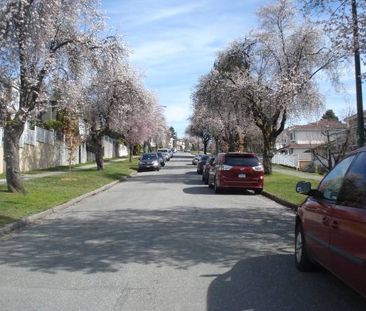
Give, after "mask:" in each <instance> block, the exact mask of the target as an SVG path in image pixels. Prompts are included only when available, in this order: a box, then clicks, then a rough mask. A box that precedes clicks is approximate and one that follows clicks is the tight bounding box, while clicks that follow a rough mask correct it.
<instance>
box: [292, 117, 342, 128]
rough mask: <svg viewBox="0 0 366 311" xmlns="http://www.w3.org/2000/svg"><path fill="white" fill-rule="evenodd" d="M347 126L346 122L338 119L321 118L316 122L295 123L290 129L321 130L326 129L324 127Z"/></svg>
mask: <svg viewBox="0 0 366 311" xmlns="http://www.w3.org/2000/svg"><path fill="white" fill-rule="evenodd" d="M346 127H347V125H346V124H344V123H341V122H338V121H333V120H324V119H322V120H319V121H316V122H312V123H308V124H305V125H295V126H293V127H291V128H290V129H289V130H294V129H295V130H320V129H324V128H329V129H345V128H346Z"/></svg>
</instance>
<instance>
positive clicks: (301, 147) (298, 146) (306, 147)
mask: <svg viewBox="0 0 366 311" xmlns="http://www.w3.org/2000/svg"><path fill="white" fill-rule="evenodd" d="M318 145H320V144H288V145H286V146H284V147H282V148H280V149H278V150H283V149H288V148H292V149H309V148H314V147H315V146H318Z"/></svg>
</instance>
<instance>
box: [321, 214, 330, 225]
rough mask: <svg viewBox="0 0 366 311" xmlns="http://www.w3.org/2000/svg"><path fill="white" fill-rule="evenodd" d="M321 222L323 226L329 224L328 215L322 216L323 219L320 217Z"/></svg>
mask: <svg viewBox="0 0 366 311" xmlns="http://www.w3.org/2000/svg"><path fill="white" fill-rule="evenodd" d="M322 223H323V225H324V226H329V218H328V217H326V216H325V217H323V219H322Z"/></svg>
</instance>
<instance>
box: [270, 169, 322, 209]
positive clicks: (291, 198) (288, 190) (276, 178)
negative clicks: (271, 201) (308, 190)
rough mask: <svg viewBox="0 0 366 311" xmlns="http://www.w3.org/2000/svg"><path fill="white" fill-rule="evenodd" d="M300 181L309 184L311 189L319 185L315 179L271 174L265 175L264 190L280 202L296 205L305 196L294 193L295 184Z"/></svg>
mask: <svg viewBox="0 0 366 311" xmlns="http://www.w3.org/2000/svg"><path fill="white" fill-rule="evenodd" d="M301 180H304V181H309V182H311V185H312V188H315V187H316V186H317V185H318V184H319V181H318V180H315V179H303V178H301V177H296V176H290V175H285V174H280V173H277V172H273V173H272V175H266V176H265V177H264V190H265V191H266V192H269V193H271V194H273V195H275V196H276V197H278V198H280V199H282V200H286V201H288V202H290V203H293V204H296V205H298V204H301V203H302V202H303V201H304V200H305V198H306V196H304V195H302V194H298V193H297V192H296V191H295V187H296V184H297V182H299V181H301Z"/></svg>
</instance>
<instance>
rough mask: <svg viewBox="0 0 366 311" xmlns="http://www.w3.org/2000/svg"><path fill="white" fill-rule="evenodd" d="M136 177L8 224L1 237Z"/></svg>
mask: <svg viewBox="0 0 366 311" xmlns="http://www.w3.org/2000/svg"><path fill="white" fill-rule="evenodd" d="M136 175H137V172H132V173H131V174H130V175H128V176H123V177H121V179H120V180H116V181H113V182H111V183H109V184H107V185H104V186H103V187H100V188H98V189H95V190H93V191H90V192H88V193H85V194H83V195H81V196H78V197H76V198H74V199H71V200H70V201H68V202H66V203H63V204H61V205H57V206H55V207H51V208H49V209H48V210H45V211H43V212H39V213H37V214H33V215H30V216H27V217H24V218H22V219H20V220H18V221H16V222H13V223H10V224H7V225H5V226H4V227H2V228H0V236H4V235H7V234H9V233H11V232H13V231H16V230H19V229H22V228H24V227H26V226H28V225H31V224H33V223H35V222H36V221H38V220H41V219H43V218H45V217H47V216H49V215H51V214H53V213H56V212H58V211H61V210H63V209H66V208H69V207H71V206H73V205H75V204H76V203H79V202H80V201H82V200H84V199H86V198H89V197H91V196H93V195H96V194H98V193H100V192H103V191H106V190H108V189H110V188H112V187H113V186H115V185H117V184H118V183H120V182H123V181H126V180H127V179H128V178H131V177H133V176H136Z"/></svg>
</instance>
